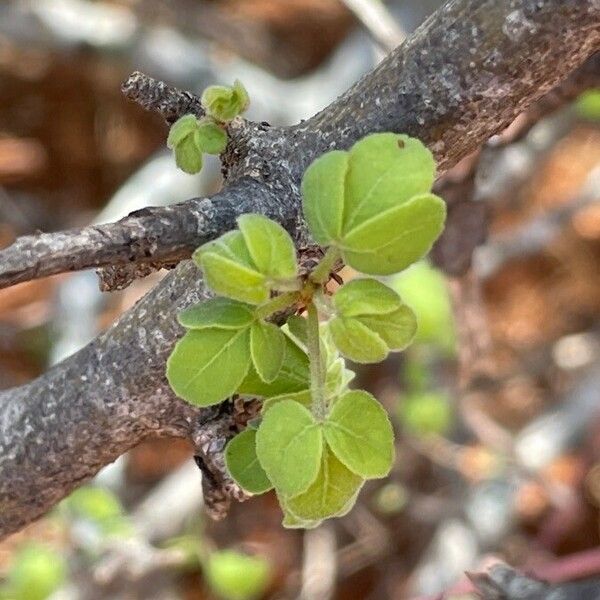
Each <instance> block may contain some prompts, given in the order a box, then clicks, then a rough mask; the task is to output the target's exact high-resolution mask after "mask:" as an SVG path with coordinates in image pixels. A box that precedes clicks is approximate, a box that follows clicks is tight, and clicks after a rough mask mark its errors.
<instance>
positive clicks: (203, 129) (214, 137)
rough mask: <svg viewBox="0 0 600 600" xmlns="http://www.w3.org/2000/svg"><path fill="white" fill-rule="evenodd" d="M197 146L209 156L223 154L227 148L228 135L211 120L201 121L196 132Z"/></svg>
mask: <svg viewBox="0 0 600 600" xmlns="http://www.w3.org/2000/svg"><path fill="white" fill-rule="evenodd" d="M194 139H195V142H196V145H197V146H198V148H199V149H200V150H201V151H202V152H206V153H207V154H221V153H222V152H225V148H226V147H227V133H226V132H225V130H224V129H223V128H222V127H219V125H217V124H216V123H215V122H214V121H212V120H211V119H201V120H200V121H199V122H198V126H197V127H196V130H195V131H194Z"/></svg>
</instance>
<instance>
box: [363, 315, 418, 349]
mask: <svg viewBox="0 0 600 600" xmlns="http://www.w3.org/2000/svg"><path fill="white" fill-rule="evenodd" d="M357 319H358V320H359V321H360V322H361V323H362V324H363V325H366V326H367V327H368V328H369V329H370V330H371V331H374V332H375V333H377V335H379V337H380V338H381V339H382V340H383V341H384V342H385V344H386V345H387V347H388V348H389V349H390V350H396V351H398V350H404V348H406V347H407V346H408V345H410V343H411V342H412V340H413V338H414V337H415V334H416V332H417V318H416V316H415V313H414V312H413V311H412V310H411V309H410V308H409V307H408V306H406V305H403V306H401V307H400V308H398V309H397V310H395V311H394V312H393V313H389V314H387V315H362V316H360V317H357Z"/></svg>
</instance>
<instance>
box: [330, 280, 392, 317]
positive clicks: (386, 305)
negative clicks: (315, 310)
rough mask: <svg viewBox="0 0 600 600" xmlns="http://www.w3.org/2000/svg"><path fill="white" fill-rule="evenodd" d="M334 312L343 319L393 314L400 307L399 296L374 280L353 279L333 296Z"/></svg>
mask: <svg viewBox="0 0 600 600" xmlns="http://www.w3.org/2000/svg"><path fill="white" fill-rule="evenodd" d="M333 305H334V307H335V309H336V311H337V312H338V313H339V314H340V315H342V316H344V317H356V316H358V315H369V314H377V315H383V314H386V313H391V312H394V311H395V310H396V309H398V307H400V306H402V300H401V299H400V296H398V294H397V293H396V292H395V291H394V290H392V289H391V288H389V287H388V286H387V285H385V284H383V283H381V282H380V281H377V280H375V279H353V280H352V281H350V282H348V283H346V284H344V285H343V286H342V287H341V288H339V289H338V291H337V292H336V293H335V295H334V296H333Z"/></svg>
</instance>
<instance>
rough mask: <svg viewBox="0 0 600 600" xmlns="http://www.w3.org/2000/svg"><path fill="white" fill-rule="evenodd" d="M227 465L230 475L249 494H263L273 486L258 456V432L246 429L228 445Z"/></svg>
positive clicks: (226, 451)
mask: <svg viewBox="0 0 600 600" xmlns="http://www.w3.org/2000/svg"><path fill="white" fill-rule="evenodd" d="M225 463H226V465H227V470H228V471H229V474H230V475H231V476H232V477H233V479H235V481H236V482H237V483H238V484H239V485H240V486H241V487H242V488H243V489H244V490H246V491H247V492H250V493H251V494H262V493H264V492H267V491H269V490H270V489H271V488H272V487H273V484H272V483H271V482H270V481H269V478H268V477H267V474H266V473H265V471H264V469H263V468H262V467H261V466H260V462H259V461H258V457H257V456H256V431H255V430H254V429H244V431H242V432H241V433H238V434H237V435H236V436H235V437H234V438H233V439H232V440H230V442H229V443H228V444H227V448H226V449H225Z"/></svg>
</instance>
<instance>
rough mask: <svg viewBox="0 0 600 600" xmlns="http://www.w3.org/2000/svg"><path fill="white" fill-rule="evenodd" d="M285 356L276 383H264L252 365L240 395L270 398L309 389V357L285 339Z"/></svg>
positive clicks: (241, 386) (240, 388) (243, 382)
mask: <svg viewBox="0 0 600 600" xmlns="http://www.w3.org/2000/svg"><path fill="white" fill-rule="evenodd" d="M285 340H286V345H285V355H284V359H283V364H282V365H281V370H280V371H279V374H278V375H277V377H276V379H275V381H273V382H272V383H266V382H264V381H263V380H262V379H261V378H260V376H259V375H258V373H257V372H256V370H255V369H254V368H253V367H252V365H250V369H249V371H248V374H247V376H246V377H245V379H244V381H242V383H241V384H240V386H239V388H238V391H239V393H240V394H247V395H250V396H262V397H263V398H270V397H272V396H280V395H282V394H288V393H295V392H300V391H302V390H305V389H307V388H308V387H309V385H310V384H309V368H308V356H307V355H306V352H303V351H302V350H301V349H300V348H299V347H298V346H297V345H296V344H295V343H294V342H292V340H290V339H289V338H288V337H287V336H286V337H285Z"/></svg>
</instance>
